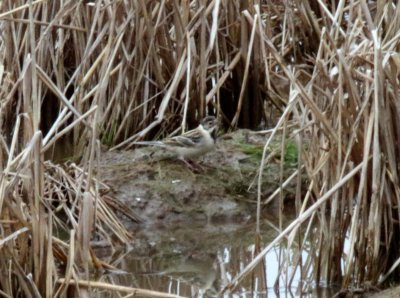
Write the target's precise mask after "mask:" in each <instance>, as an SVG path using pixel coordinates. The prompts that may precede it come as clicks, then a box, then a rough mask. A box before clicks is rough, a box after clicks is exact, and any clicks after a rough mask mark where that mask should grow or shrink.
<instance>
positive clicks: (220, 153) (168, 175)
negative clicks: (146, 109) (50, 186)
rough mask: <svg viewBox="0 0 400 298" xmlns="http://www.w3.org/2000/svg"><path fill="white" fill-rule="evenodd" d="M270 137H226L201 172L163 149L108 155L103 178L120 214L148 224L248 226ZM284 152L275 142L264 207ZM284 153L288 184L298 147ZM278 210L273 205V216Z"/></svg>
mask: <svg viewBox="0 0 400 298" xmlns="http://www.w3.org/2000/svg"><path fill="white" fill-rule="evenodd" d="M268 137H269V135H268V133H264V134H262V133H256V132H251V131H248V130H239V131H236V132H234V133H231V134H227V135H224V136H223V137H221V138H219V139H218V142H217V146H216V149H215V150H214V151H212V152H209V153H208V154H206V155H205V156H203V157H202V158H200V159H199V160H198V162H199V164H200V165H201V166H202V168H203V169H202V170H201V171H198V172H194V171H193V170H192V169H190V168H188V167H187V165H186V164H185V163H183V162H181V161H179V160H176V159H173V158H171V156H170V154H169V153H168V152H165V151H164V150H162V149H160V148H153V147H139V148H136V149H134V150H129V151H111V152H110V151H109V152H104V154H103V155H102V160H101V165H100V167H99V169H98V176H99V177H100V179H101V180H102V181H104V182H105V183H106V184H107V185H109V186H111V188H112V189H111V192H110V193H109V195H110V196H111V197H113V198H115V199H116V200H117V201H118V202H121V203H122V206H120V207H119V209H120V212H121V213H124V212H125V211H127V210H128V209H127V208H129V209H130V210H131V211H132V212H134V213H135V214H137V215H138V216H139V217H140V218H141V220H142V221H143V222H144V223H147V224H149V223H153V224H157V223H163V224H168V223H174V222H193V221H202V222H210V221H225V220H234V221H246V220H250V219H251V218H253V216H254V210H255V203H256V198H257V172H258V169H259V166H260V160H261V156H262V150H263V147H264V144H265V142H266V140H267V138H268ZM276 139H277V140H279V139H280V138H276ZM280 146H281V143H280V141H275V143H273V144H272V145H271V147H270V148H269V150H268V152H269V153H268V154H269V156H270V161H269V163H268V165H267V167H266V168H265V170H264V174H263V185H262V199H263V201H264V200H265V199H266V198H268V197H269V195H271V194H272V193H273V192H274V191H275V190H276V189H277V188H278V187H279V185H280V170H279V161H280V154H277V152H280V150H278V149H279V148H280ZM285 148H287V149H286V153H285V156H286V157H285V162H284V165H285V167H284V168H285V169H284V175H283V176H284V179H286V178H287V177H288V176H289V175H290V174H291V173H292V172H293V171H294V170H295V167H296V157H297V149H296V148H295V146H294V143H293V141H291V140H288V141H287V145H286V147H285ZM294 183H295V182H293V183H292V185H289V186H288V187H286V190H285V197H287V198H290V197H292V196H293V193H294ZM273 207H274V204H273V203H272V204H269V205H268V210H269V212H271V208H273Z"/></svg>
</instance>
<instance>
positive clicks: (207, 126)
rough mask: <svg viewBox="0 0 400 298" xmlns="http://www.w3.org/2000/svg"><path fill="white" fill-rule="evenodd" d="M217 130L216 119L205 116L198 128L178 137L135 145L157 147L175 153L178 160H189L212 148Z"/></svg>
mask: <svg viewBox="0 0 400 298" xmlns="http://www.w3.org/2000/svg"><path fill="white" fill-rule="evenodd" d="M217 129H218V121H217V119H216V118H215V117H214V116H207V117H205V118H204V119H203V120H202V121H201V122H200V124H199V126H198V127H196V128H195V129H192V130H189V131H187V132H185V133H183V134H181V135H179V136H175V137H171V138H166V139H164V140H162V141H149V142H135V144H137V145H153V146H159V147H162V148H165V149H167V150H169V151H171V152H173V153H175V155H176V157H178V158H179V159H186V158H189V159H190V158H194V157H198V156H201V155H203V154H205V153H207V152H209V151H211V150H212V149H213V148H214V145H215V141H216V136H217Z"/></svg>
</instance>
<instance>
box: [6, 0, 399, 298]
mask: <svg viewBox="0 0 400 298" xmlns="http://www.w3.org/2000/svg"><path fill="white" fill-rule="evenodd" d="M399 17H400V6H399V5H398V3H397V1H368V2H367V1H365V0H361V1H353V0H351V1H320V0H315V1H297V0H292V1H286V2H285V4H282V3H281V2H279V1H223V0H215V1H167V0H162V1H144V0H139V1H114V2H111V1H94V2H89V1H72V0H67V1H45V0H36V1H28V3H26V1H11V0H4V1H2V2H1V13H0V26H1V29H2V34H1V40H0V82H1V88H0V129H1V135H0V146H1V147H0V148H1V149H0V169H1V175H0V227H1V229H0V235H1V236H0V250H1V254H2V258H1V261H0V268H1V271H2V272H7V274H2V275H1V277H0V289H1V291H2V292H3V293H4V295H8V296H30V295H33V296H62V295H64V294H65V293H66V292H65V291H66V289H67V288H66V286H67V285H78V284H84V283H85V280H86V279H87V278H88V272H89V271H90V267H92V266H93V265H94V266H95V267H101V266H102V264H101V263H100V261H99V260H97V259H96V258H95V257H94V256H93V254H91V252H90V247H89V246H90V244H89V240H90V239H91V237H92V235H93V234H94V231H96V232H95V234H96V235H97V237H98V238H101V239H102V240H106V241H108V243H109V244H110V245H115V242H113V241H111V235H113V236H116V237H113V240H115V239H118V240H119V241H121V242H125V241H128V240H129V239H130V237H131V236H130V235H129V234H128V233H127V232H126V231H125V230H124V228H123V227H122V226H121V225H120V223H119V222H118V219H116V217H115V216H114V215H113V213H112V212H111V211H110V209H109V208H108V207H107V205H106V204H105V202H104V200H103V197H102V193H103V192H102V191H101V190H102V189H103V188H105V189H106V188H107V186H104V185H101V183H100V182H99V181H97V180H96V177H95V176H94V175H93V173H94V169H95V167H96V160H97V159H98V158H100V143H103V144H106V145H109V146H111V147H112V148H114V149H115V148H122V147H123V148H128V147H129V145H130V144H131V142H132V141H134V140H138V139H143V138H158V137H159V136H162V135H166V134H168V133H171V132H174V130H175V131H177V130H179V129H180V128H182V129H185V128H186V127H187V126H189V127H190V126H193V125H194V124H195V123H197V121H198V119H200V118H201V117H202V116H203V115H205V114H207V113H211V114H214V113H217V114H219V115H220V116H221V118H222V119H223V121H224V123H225V126H226V128H235V127H237V126H240V127H249V128H256V127H258V126H259V125H264V126H265V125H268V124H271V117H272V115H276V114H277V112H278V115H279V117H278V121H277V122H276V123H274V126H275V128H276V129H280V130H283V131H284V132H286V131H287V129H286V128H287V126H288V125H289V124H290V125H294V126H295V127H296V132H297V134H296V136H297V140H298V146H299V148H302V150H300V151H299V157H298V160H299V161H300V162H299V169H298V171H299V172H302V171H305V172H306V174H307V177H308V181H309V184H308V188H307V189H301V187H300V186H301V185H302V183H301V181H300V175H298V177H299V178H298V180H299V181H298V182H299V183H298V185H299V187H298V191H297V194H296V202H295V203H296V206H297V212H298V218H297V220H296V221H294V222H293V223H292V224H291V225H290V226H289V227H288V228H286V229H285V230H283V231H282V234H281V235H280V236H279V237H278V238H277V239H276V241H287V245H289V246H290V245H294V241H295V240H296V245H298V246H299V248H300V249H307V250H308V256H309V257H308V258H309V259H306V260H305V259H301V258H300V256H301V254H299V259H298V260H295V262H294V263H295V264H296V266H299V268H300V267H301V268H302V270H301V272H302V274H303V276H304V278H310V277H312V278H313V279H314V280H315V282H316V284H318V283H319V282H322V281H324V282H327V283H329V284H331V283H336V284H339V285H340V286H341V287H342V288H343V289H347V288H349V287H352V286H353V287H361V288H362V287H364V286H365V285H366V284H368V285H380V284H381V283H383V282H385V281H386V280H387V279H388V278H392V277H393V276H394V274H393V272H394V271H398V269H397V266H398V263H399V262H398V260H399V257H400V252H399V247H398V242H399V235H400V231H399V220H400V213H399V207H398V205H399V201H400V190H399V173H398V172H399V160H398V159H399V156H400V144H399V141H398V140H399V139H400V127H399V125H398V123H400V119H399V115H400V106H399V102H398V99H399V91H400V88H399V69H400V55H399V50H400V44H399V40H400V38H399V32H400V30H399V29H400V28H399V27H400V23H399V22H398V20H399ZM271 111H275V112H274V113H271ZM275 124H276V125H275ZM274 132H275V130H274V131H273V133H272V134H271V138H273V137H274V135H275V134H274ZM269 142H270V139H268V140H267V142H266V147H267V145H268V144H269ZM304 144H306V146H303V145H304ZM282 148H285V144H284V142H283V143H282ZM60 152H61V153H60ZM282 156H284V149H282ZM264 158H265V155H264ZM283 158H284V157H282V159H283ZM55 159H57V160H60V159H63V160H65V159H71V160H78V161H80V164H81V165H82V166H77V165H75V164H73V163H70V164H69V165H68V166H59V165H56V164H55V163H54V162H51V161H50V160H53V161H54V160H55ZM45 160H47V161H45ZM263 166H264V163H262V164H261V167H263ZM301 166H304V169H303V168H302V167H301ZM259 172H260V173H262V172H263V171H262V169H260V171H259ZM262 179H263V177H262V176H261V175H260V177H259V182H258V183H259V185H261V181H262ZM282 182H283V181H282ZM259 193H260V194H261V190H259ZM278 194H279V193H278ZM258 199H259V201H260V202H261V199H262V198H261V195H260V196H259V198H258ZM280 200H282V198H280ZM260 212H261V209H259V213H260ZM305 223H307V224H308V225H310V226H311V225H312V224H313V225H314V226H317V227H319V228H318V229H311V228H307V229H306V233H305V234H304V235H302V236H301V237H300V239H301V241H300V242H298V239H299V236H298V235H297V234H296V233H297V231H298V230H299V229H298V228H299V227H300V225H301V224H305ZM57 229H63V230H66V231H68V239H62V238H61V237H59V236H57V235H58V234H57V233H55V230H57ZM287 237H288V238H287ZM310 242H311V243H313V244H314V245H312V246H309V245H308V244H309V243H310ZM271 245H273V244H271ZM271 245H270V246H268V247H266V248H264V249H262V250H261V251H260V254H259V255H258V256H257V257H256V258H255V259H254V261H253V262H252V263H250V264H249V265H248V267H247V268H246V269H245V270H244V271H243V273H242V274H241V275H239V276H237V277H236V278H235V279H234V280H233V281H232V282H230V283H229V284H227V285H226V287H225V291H232V290H233V289H234V288H235V287H236V286H238V285H239V283H240V281H241V280H243V279H244V278H245V277H246V276H248V274H250V273H251V272H252V271H251V270H252V269H253V268H254V267H255V266H257V264H259V263H260V262H262V260H263V254H265V253H266V252H267V251H268V249H269V248H270V247H271ZM89 256H91V257H89ZM89 260H90V261H89ZM292 262H293V260H292ZM288 266H289V264H288V263H287V260H286V261H285V258H283V259H282V268H283V269H282V270H285V269H284V268H288ZM85 273H86V274H85ZM60 278H63V279H62V280H61V279H60ZM291 280H292V279H291V277H290V275H288V282H287V285H290V282H291ZM149 295H150V294H149Z"/></svg>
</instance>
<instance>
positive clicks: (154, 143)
mask: <svg viewBox="0 0 400 298" xmlns="http://www.w3.org/2000/svg"><path fill="white" fill-rule="evenodd" d="M132 144H133V145H140V146H158V147H165V144H164V143H163V142H161V141H138V142H133V143H132Z"/></svg>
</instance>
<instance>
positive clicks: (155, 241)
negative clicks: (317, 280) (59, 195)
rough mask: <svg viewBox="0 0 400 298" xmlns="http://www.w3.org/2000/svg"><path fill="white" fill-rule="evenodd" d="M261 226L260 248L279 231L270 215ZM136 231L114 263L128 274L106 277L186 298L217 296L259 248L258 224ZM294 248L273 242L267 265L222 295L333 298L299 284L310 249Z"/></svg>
mask: <svg viewBox="0 0 400 298" xmlns="http://www.w3.org/2000/svg"><path fill="white" fill-rule="evenodd" d="M261 231H262V233H261V239H260V240H261V247H265V246H266V245H267V244H268V243H269V242H270V241H271V240H272V239H273V238H274V237H275V236H276V235H277V234H278V231H277V228H276V226H275V224H274V221H271V219H265V220H264V222H263V224H262V228H261ZM134 233H135V235H136V240H135V242H134V243H132V244H131V245H130V248H129V249H128V251H124V252H122V251H121V252H120V254H119V255H118V257H114V260H113V261H112V262H111V263H112V264H113V265H114V266H116V267H118V268H120V269H122V270H124V271H126V272H127V274H119V275H117V274H106V275H104V276H102V279H103V281H107V282H110V281H111V282H113V283H116V284H119V285H126V286H131V287H137V288H143V289H150V290H156V291H162V292H168V293H171V294H177V295H181V296H186V297H217V296H218V293H219V292H220V291H221V289H223V288H224V285H226V284H227V283H228V282H229V281H231V280H232V279H233V278H234V277H235V276H236V275H237V274H238V272H240V271H241V270H243V268H244V267H245V266H246V265H247V264H248V263H249V262H250V261H251V260H252V259H253V258H254V256H255V255H256V251H257V249H256V245H255V239H256V235H255V225H254V223H240V224H237V223H212V224H211V223H207V224H198V225H193V224H182V223H180V224H176V225H168V226H147V227H136V230H135V231H134ZM296 247H297V246H296V245H293V248H292V249H291V250H287V249H286V248H285V247H282V246H276V247H274V248H273V249H272V250H271V251H270V252H269V253H268V254H267V255H266V257H265V262H264V264H261V265H260V266H259V268H256V270H255V272H254V274H253V275H252V276H251V277H250V278H249V279H248V280H246V281H244V282H242V284H241V285H240V287H239V288H238V289H237V290H236V291H235V292H234V293H233V294H232V295H230V296H228V295H227V294H225V295H224V297H261V296H263V297H279V296H282V297H331V294H332V293H331V292H330V291H328V292H327V290H321V289H319V290H318V291H317V290H315V287H314V286H313V285H312V283H310V284H309V285H306V284H305V283H304V282H303V283H300V280H301V274H303V276H304V274H305V273H306V272H301V270H300V269H296V270H294V269H293V268H297V267H296V266H295V265H296V264H297V262H299V260H301V259H303V260H306V257H307V253H306V252H305V251H304V250H302V252H301V254H302V255H301V257H302V258H299V256H300V255H299V253H300V252H299V251H298V250H297V249H296ZM288 284H290V287H286V285H288ZM307 288H309V289H310V290H308V291H307V293H306V292H305V290H304V289H307ZM96 295H99V293H96ZM109 295H111V294H109ZM102 296H108V295H105V294H104V295H102Z"/></svg>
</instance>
